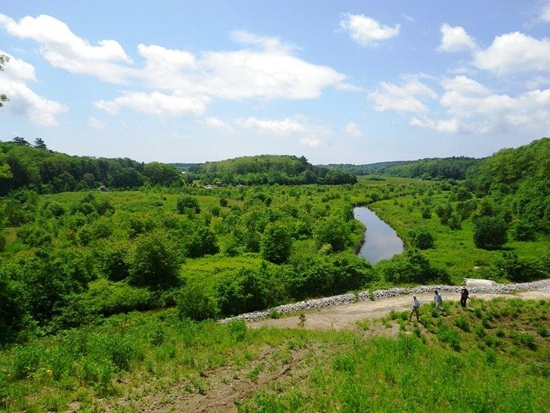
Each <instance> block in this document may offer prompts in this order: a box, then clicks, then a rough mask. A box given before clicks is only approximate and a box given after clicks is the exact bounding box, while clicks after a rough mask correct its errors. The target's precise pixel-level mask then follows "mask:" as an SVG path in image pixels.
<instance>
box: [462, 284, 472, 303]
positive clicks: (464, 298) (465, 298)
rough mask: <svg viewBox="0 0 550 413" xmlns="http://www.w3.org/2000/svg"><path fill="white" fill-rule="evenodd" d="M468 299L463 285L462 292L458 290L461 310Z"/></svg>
mask: <svg viewBox="0 0 550 413" xmlns="http://www.w3.org/2000/svg"><path fill="white" fill-rule="evenodd" d="M468 298H470V292H469V291H468V289H467V288H466V286H465V285H464V286H463V287H462V290H460V305H461V306H462V308H466V301H467V300H468Z"/></svg>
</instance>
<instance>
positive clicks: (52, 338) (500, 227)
mask: <svg viewBox="0 0 550 413" xmlns="http://www.w3.org/2000/svg"><path fill="white" fill-rule="evenodd" d="M0 148H1V161H0V162H1V164H2V167H1V171H2V176H1V178H0V179H1V189H2V194H3V196H2V197H1V198H0V259H1V261H0V310H1V311H0V314H1V316H0V343H1V346H3V347H5V353H1V354H0V366H4V367H0V384H2V387H3V388H5V389H9V390H6V391H4V392H2V391H0V406H4V407H5V406H8V405H9V406H12V407H13V406H18V405H17V403H23V404H21V405H19V406H26V404H25V403H30V401H28V399H26V398H25V397H23V398H22V399H21V398H20V397H19V396H16V393H14V392H22V393H21V394H27V393H26V392H32V388H35V387H33V386H41V384H40V383H44V380H46V381H47V380H50V379H51V377H49V376H48V377H46V376H47V375H48V374H49V373H47V371H50V370H51V371H53V373H52V374H53V375H54V376H53V379H52V380H54V381H55V383H62V382H63V381H64V380H69V381H71V380H73V379H74V378H75V377H76V376H75V374H79V375H81V376H80V377H81V379H79V380H80V382H82V383H85V384H83V386H84V387H83V388H85V389H88V390H86V392H88V391H91V392H96V393H97V394H103V393H105V394H107V393H109V392H111V391H112V387H111V384H110V383H111V379H112V377H114V375H116V374H123V372H124V371H131V368H132V367H131V366H133V365H136V366H137V365H141V364H140V363H142V360H144V359H143V357H149V356H145V354H146V352H148V351H149V350H145V349H144V348H143V347H141V346H142V345H143V346H145V345H146V346H149V344H145V342H139V341H135V340H137V337H138V336H139V335H140V334H142V333H143V332H141V333H140V332H139V331H141V330H139V328H141V327H139V325H143V326H149V327H147V329H150V328H152V327H151V326H150V325H149V323H153V324H154V323H157V321H153V320H150V319H149V318H148V317H150V316H148V315H147V314H148V311H153V313H154V314H156V313H157V312H160V313H161V314H164V312H166V313H165V315H164V316H163V317H167V318H163V321H162V326H159V327H158V335H159V336H158V338H151V340H153V341H152V342H156V341H155V340H157V339H158V340H160V341H158V342H159V346H160V347H159V348H164V350H163V351H169V350H168V348H169V346H167V347H166V348H165V347H163V346H162V343H164V340H173V339H174V337H175V336H174V335H175V334H180V333H176V331H180V332H182V333H181V334H193V335H195V334H198V335H199V336H200V335H201V334H205V335H208V334H209V333H208V331H209V329H218V328H220V329H222V330H223V329H225V327H215V326H214V325H213V324H209V323H210V322H209V321H207V320H216V319H219V318H223V317H228V316H232V315H236V314H240V313H243V312H250V311H255V310H262V309H268V308H272V307H274V306H276V305H279V304H283V303H290V302H295V301H298V300H303V299H308V298H315V297H324V296H330V295H335V294H340V293H345V292H350V291H356V292H357V291H360V290H365V289H370V290H371V291H373V290H376V289H380V288H386V287H391V286H412V285H418V284H460V283H461V282H462V279H463V278H464V277H471V278H489V279H493V280H496V281H498V282H503V283H508V282H523V281H532V280H538V279H543V278H548V277H550V233H549V232H550V201H549V200H550V197H549V195H550V194H549V190H548V188H549V184H550V182H549V180H550V139H541V140H538V141H534V142H532V143H531V144H530V145H526V146H523V147H520V148H517V149H504V150H502V151H499V152H498V153H496V154H494V155H493V156H491V157H489V158H486V159H484V160H480V161H476V162H472V165H470V166H469V167H468V168H467V169H466V170H465V172H461V173H464V174H465V176H464V179H456V178H451V179H443V177H442V176H439V179H419V178H409V177H392V176H389V175H384V177H383V179H371V177H370V176H359V177H358V178H357V182H347V183H346V182H345V180H342V181H341V182H340V181H339V183H340V184H339V185H334V184H329V183H328V182H327V181H324V182H323V184H322V185H321V184H320V182H319V180H320V179H323V180H326V179H327V176H328V175H329V174H330V173H331V172H332V171H329V172H326V171H324V170H322V169H316V168H317V167H312V166H311V165H310V164H309V163H307V161H306V160H305V158H296V157H271V156H260V157H254V158H238V159H234V160H229V161H224V162H219V163H207V164H203V165H201V166H197V167H196V168H195V169H194V170H195V172H192V169H193V168H194V167H191V168H190V169H189V170H188V173H187V174H181V171H180V170H178V169H177V168H176V167H175V166H173V165H165V164H160V163H148V164H142V163H138V162H135V161H131V160H128V159H102V158H100V159H95V158H88V157H74V156H69V155H65V154H61V153H56V152H51V151H49V150H48V149H47V147H46V144H45V143H44V142H39V141H37V142H36V143H35V144H34V145H30V144H28V143H27V142H26V141H24V142H23V141H21V140H20V139H17V140H14V141H12V142H4V143H1V144H0ZM450 159H452V158H446V159H445V160H444V161H442V165H448V168H447V167H446V168H447V169H448V170H451V169H452V167H451V166H452V162H453V161H452V160H450ZM455 160H456V162H457V165H456V168H457V170H462V169H463V168H464V164H465V163H467V162H470V161H469V160H464V159H460V158H456V159H455ZM403 167H404V166H403ZM197 168H199V169H200V171H198V172H197ZM325 172H326V174H325V175H323V174H324V173H325ZM192 174H195V175H192ZM182 175H190V176H193V179H192V180H190V179H189V178H188V177H182ZM270 176H277V177H278V178H277V179H279V178H280V179H283V181H285V180H287V179H290V178H289V177H294V178H295V181H293V182H292V184H288V185H287V184H283V183H279V182H276V180H275V181H273V182H271V181H269V179H270V178H269V177H270ZM306 176H309V177H313V178H307V179H313V180H314V183H307V182H305V181H301V180H302V178H304V179H306V178H305V177H306ZM346 176H347V173H346ZM123 177H126V178H123ZM264 178H265V179H267V181H266V182H263V181H262V182H263V183H257V182H255V180H256V179H260V180H263V179H264ZM354 178H355V177H354ZM434 178H435V177H434ZM218 179H220V180H222V181H221V183H219V184H216V182H217V181H216V180H218ZM234 179H237V181H235V180H234ZM238 179H243V180H242V181H239V180H238ZM207 182H212V183H213V186H211V187H207V186H205V184H206V183H207ZM236 182H244V183H242V184H241V183H239V184H236ZM286 183H289V182H286ZM298 184H299V185H298ZM100 185H105V186H107V187H108V191H99V190H98V187H99V186H100ZM359 205H365V206H368V207H369V208H370V209H371V210H373V211H375V212H376V213H377V214H378V216H379V217H380V218H381V219H383V220H384V221H386V222H387V223H388V224H390V225H391V226H392V227H393V228H395V230H396V231H397V233H398V235H399V236H400V237H401V238H402V239H403V241H404V242H405V246H406V251H405V253H403V254H401V255H398V256H395V257H394V258H392V259H390V260H383V261H381V262H380V263H378V264H376V265H371V264H370V263H368V262H367V261H365V260H364V259H362V258H361V257H358V256H357V255H356V251H357V249H358V247H359V246H360V245H361V242H362V239H363V236H364V231H365V228H364V227H363V225H362V224H361V223H360V222H359V221H357V220H356V219H354V214H353V208H354V207H355V206H359ZM366 230H367V231H368V228H366ZM274 316H275V315H274ZM121 317H122V318H121ZM128 317H129V318H128ZM117 320H118V321H117ZM124 320H132V321H131V323H136V325H135V326H133V327H131V328H130V330H128V331H131V333H128V334H129V335H128V336H126V335H124V334H125V333H122V332H121V333H120V334H121V335H120V336H119V333H117V335H116V336H115V337H117V338H116V339H115V338H113V340H115V341H113V342H112V343H111V344H109V343H110V342H109V343H108V342H107V341H105V340H108V336H109V333H108V331H110V330H109V329H112V328H115V329H119V328H125V327H120V325H125V324H124V323H126V322H128V321H124ZM197 322H198V323H199V324H193V323H197ZM120 323H122V324H120ZM189 323H191V324H189ZM115 325H116V326H119V327H114V326H115ZM193 326H194V327H193ZM87 328H93V329H94V330H86V329H87ZM143 328H145V327H143ZM155 328H156V327H155ZM227 328H229V330H223V331H222V330H220V331H219V334H220V337H225V338H224V339H223V340H227V341H224V344H223V345H224V346H230V347H231V346H237V347H238V346H240V345H241V344H238V343H240V341H239V340H240V339H235V337H240V336H239V334H241V333H239V331H241V330H239V329H244V330H242V331H245V330H246V326H244V327H243V326H238V325H234V326H232V327H227ZM434 328H436V327H434ZM438 328H442V329H444V327H441V326H439V327H437V329H438ZM231 329H237V330H235V331H234V330H231ZM437 329H436V330H434V334H435V333H437V331H438V330H437ZM203 330H204V331H203ZM85 331H89V332H88V333H85ZM90 331H93V332H90ZM116 331H119V330H116ZM121 331H122V330H121ZM151 331H152V330H151ZM155 331H157V330H155ZM185 331H186V332H187V333H183V332H185ZM190 331H194V333H190ZM442 331H443V330H442ZM90 334H91V335H90ZM147 334H149V333H147ZM150 334H153V333H150ZM154 334H157V333H154ZM242 334H249V333H242ZM260 334H268V333H260ZM441 334H444V333H443V332H442V333H441ZM445 334H446V333H445ZM84 335H85V336H84ZM148 337H149V336H148ZM155 337H156V336H155ZM168 337H171V338H168ZM243 337H244V336H243ZM247 337H248V336H247ZM250 337H252V336H250ZM81 339H82V340H85V341H86V342H87V343H88V344H86V346H89V347H87V348H88V350H86V352H88V353H86V352H84V353H78V354H76V353H75V354H73V355H67V357H69V358H70V357H77V359H74V360H73V359H71V360H72V361H71V360H69V359H67V360H66V362H67V363H68V364H67V365H63V366H61V365H59V366H57V367H51V368H50V367H47V366H49V365H50V364H51V363H53V361H52V360H54V359H55V357H54V355H53V353H52V354H50V353H44V355H41V354H42V353H43V352H42V351H41V350H40V348H41V346H50V344H47V343H57V344H55V345H54V347H51V348H52V349H57V348H58V347H56V346H62V347H63V346H65V347H66V346H71V345H72V344H70V343H72V342H73V341H74V340H81ZM281 339H282V338H281V336H276V338H273V340H281ZM295 339H296V338H294V340H295ZM311 339H312V340H313V338H311ZM326 339H327V340H332V339H333V338H326ZM464 339H465V340H466V338H464ZM90 340H91V341H90ZM94 340H95V341H94ZM97 340H99V341H97ZM109 340H110V339H109ZM116 340H118V341H116ZM121 340H122V341H121ZM127 340H130V341H127ZM132 340H134V341H132ZM192 340H195V338H194V339H192ZM204 340H207V339H206V338H204ZM208 340H209V339H208ZM235 340H237V341H235ZM242 340H243V341H242V345H245V344H246V343H248V344H250V342H249V341H248V340H249V339H248V338H247V339H242ZM323 340H324V339H323ZM468 340H469V339H468ZM194 343H195V342H194ZM248 344H247V345H248ZM192 345H193V346H194V345H199V344H197V343H195V344H192ZM211 345H212V346H214V347H211V348H212V349H213V348H215V345H214V344H212V343H211ZM220 345H221V344H220ZM381 345H382V344H381ZM406 345H412V344H410V343H409V344H406ZM414 345H415V346H416V345H420V344H414ZM19 346H23V347H19ZM33 346H34V347H33ZM94 346H95V347H94ZM109 346H116V347H119V346H122V348H126V349H127V350H128V352H129V353H128V354H126V355H116V354H114V353H113V354H112V358H110V359H108V360H107V359H105V360H104V359H103V358H101V360H100V359H98V358H97V357H95V356H94V357H95V358H94V357H93V356H92V353H89V352H96V351H97V352H99V353H102V352H103V353H105V354H111V353H109V352H110V351H113V350H112V347H109ZM124 346H126V347H124ZM65 347H63V348H65ZM60 348H61V347H59V349H60ZM224 348H225V347H224ZM18 349H22V350H18ZM109 349H111V350H109ZM52 351H54V350H52ZM55 351H61V350H55ZM82 351H84V350H82ZM151 351H152V350H151ZM182 351H183V350H182ZM185 351H187V350H185ZM224 351H225V350H224ZM423 351H424V350H423ZM426 351H428V350H426ZM430 351H431V350H430ZM434 351H435V350H434ZM134 352H135V353H134ZM99 353H98V354H99ZM71 354H72V353H71ZM85 354H88V356H87V355H85ZM94 354H95V353H94ZM140 354H141V355H140ZM147 354H149V353H147ZM80 357H83V358H82V359H81V358H80ZM109 357H111V356H109ZM134 357H135V358H134ZM159 357H160V356H159ZM208 357H211V354H210V353H209V356H208ZM14 360H15V361H14ZM94 360H95V361H94ZM98 360H100V361H98ZM6 363H7V364H6ZM13 363H20V367H17V368H19V370H13V369H14V368H15V367H7V366H15V365H16V364H13ZM49 363H50V364H49ZM59 363H64V362H63V361H59ZM71 363H73V364H71ZM82 363H84V364H82ZM86 363H88V364H86ZM90 363H91V364H90ZM98 363H99V364H98ZM101 363H103V364H101ZM117 363H118V364H117ZM335 363H344V366H345V365H346V364H345V363H347V362H346V361H338V362H335ZM69 364H70V365H73V366H79V367H74V368H75V369H76V370H73V368H72V367H69ZM39 366H46V367H39ZM40 368H45V369H46V370H40ZM343 368H345V367H343ZM10 369H11V370H10ZM94 369H95V370H94ZM102 369H103V370H102ZM43 371H46V373H43ZM10 372H11V373H10ZM40 372H42V373H40ZM41 374H46V376H44V377H43V376H41ZM56 374H59V375H60V376H59V377H57V376H55V375H56ZM31 377H35V378H33V379H32V380H31ZM41 377H42V378H41ZM342 380H344V378H342ZM50 385H51V386H53V387H51V388H52V389H54V388H58V387H56V386H58V384H55V385H53V384H51V383H50V384H49V385H48V386H50ZM59 385H61V384H59ZM29 386H30V387H29ZM323 386H329V384H328V383H324V384H323ZM24 389H26V390H24ZM52 391H53V390H52ZM82 391H84V390H82ZM29 394H30V393H29ZM64 394H65V393H64ZM63 397H65V398H61V399H59V400H60V403H65V401H66V400H67V398H69V399H70V398H71V397H73V396H70V395H67V394H65V396H63ZM285 397H286V396H285ZM288 397H291V396H288ZM14 400H18V402H17V403H16V404H13V403H12V402H13V401H14ZM22 400H27V401H26V402H23V401H22ZM56 400H57V399H56ZM63 400H65V401H63ZM262 400H263V399H257V400H256V401H255V402H254V403H257V404H258V403H259V405H261V403H264V402H266V401H265V400H264V401H262ZM43 402H44V400H42V401H41V402H40V403H43ZM287 402H288V403H291V401H290V399H289V400H287V401H286V402H285V403H287ZM10 403H11V404H10ZM317 407H318V406H317ZM10 408H11V407H10ZM13 408H14V409H15V407H13Z"/></svg>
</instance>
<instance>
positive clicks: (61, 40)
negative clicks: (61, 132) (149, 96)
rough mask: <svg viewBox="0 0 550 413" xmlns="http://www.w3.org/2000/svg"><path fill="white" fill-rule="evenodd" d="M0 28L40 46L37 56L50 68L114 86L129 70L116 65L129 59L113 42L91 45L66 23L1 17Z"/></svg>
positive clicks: (119, 46) (52, 19) (105, 41)
mask: <svg viewBox="0 0 550 413" xmlns="http://www.w3.org/2000/svg"><path fill="white" fill-rule="evenodd" d="M0 25H2V26H4V28H5V29H6V31H7V32H8V33H9V34H10V35H12V36H16V37H19V38H21V39H33V40H35V41H36V42H38V43H40V45H41V48H40V53H41V54H42V56H44V58H45V59H46V60H47V61H48V62H49V63H50V64H51V65H52V66H55V67H58V68H61V69H65V70H67V71H69V72H71V73H80V74H88V75H94V76H97V77H99V78H100V79H102V80H104V81H108V82H115V83H120V82H123V80H124V79H125V78H126V77H127V76H128V70H129V68H128V67H127V66H122V65H120V64H119V63H130V62H131V60H130V58H129V57H128V55H127V54H126V52H125V51H124V49H123V48H122V46H121V45H120V44H119V43H118V42H116V41H114V40H101V41H100V42H99V43H98V45H97V46H92V45H90V44H89V43H88V42H87V41H86V40H84V39H82V38H80V37H78V36H76V35H75V34H74V33H73V32H72V31H71V30H70V29H69V27H68V26H67V25H66V24H65V23H63V22H62V21H60V20H57V19H56V18H54V17H51V16H47V15H40V16H38V17H36V18H34V17H31V16H26V17H23V18H22V19H21V20H19V22H16V21H15V20H13V19H11V18H10V17H8V16H5V15H3V14H0Z"/></svg>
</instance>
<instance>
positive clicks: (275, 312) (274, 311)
mask: <svg viewBox="0 0 550 413" xmlns="http://www.w3.org/2000/svg"><path fill="white" fill-rule="evenodd" d="M269 318H272V319H274V320H276V319H278V318H281V313H279V311H278V310H277V309H276V308H272V309H271V310H269Z"/></svg>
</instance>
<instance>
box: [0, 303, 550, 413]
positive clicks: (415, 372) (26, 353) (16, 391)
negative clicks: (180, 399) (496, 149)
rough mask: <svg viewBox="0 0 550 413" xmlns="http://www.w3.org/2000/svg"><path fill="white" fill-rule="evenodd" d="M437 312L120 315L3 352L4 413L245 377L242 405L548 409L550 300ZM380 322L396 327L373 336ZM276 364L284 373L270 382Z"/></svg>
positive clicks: (153, 394)
mask: <svg viewBox="0 0 550 413" xmlns="http://www.w3.org/2000/svg"><path fill="white" fill-rule="evenodd" d="M431 310H432V309H431V307H430V306H424V307H422V309H421V323H420V324H417V323H416V322H415V323H408V322H407V321H404V320H405V319H406V317H407V313H406V312H403V313H398V312H392V313H391V314H390V315H389V316H387V317H386V318H385V319H382V320H380V321H378V322H377V321H372V320H371V321H366V322H363V323H361V328H359V329H357V330H355V331H352V332H349V331H343V332H338V331H325V332H320V331H310V330H304V329H301V328H299V329H294V330H277V329H268V328H263V329H259V330H249V329H248V328H247V327H246V325H245V324H244V323H242V322H237V323H232V324H229V325H221V324H217V323H212V322H204V323H199V324H195V323H192V322H189V321H185V320H183V321H182V320H179V319H178V318H177V317H176V313H175V311H173V310H167V311H165V312H161V313H131V314H129V315H127V316H114V317H111V318H109V319H107V320H104V321H103V322H102V323H101V324H98V325H95V326H88V327H83V328H79V329H75V330H70V331H66V332H63V333H60V334H58V335H56V336H51V337H45V338H39V339H35V340H34V341H31V342H29V343H27V344H25V345H23V346H16V347H12V348H9V349H6V350H4V351H2V352H0V409H5V410H6V411H29V412H39V411H46V410H48V411H63V410H66V409H68V408H69V406H71V407H72V408H77V409H80V410H83V411H94V410H102V409H105V408H107V407H108V406H112V407H116V406H121V405H123V404H124V405H125V406H126V408H125V411H140V410H141V409H142V407H143V406H142V405H141V404H140V403H142V400H149V399H150V398H153V399H154V400H164V403H170V400H172V399H170V397H171V396H170V395H171V394H172V393H171V392H172V391H173V390H174V389H176V391H180V390H177V389H180V388H181V391H182V392H185V393H189V394H200V395H203V396H204V397H207V396H209V395H210V397H212V398H215V392H216V386H223V385H227V386H228V385H229V384H231V383H233V384H231V385H232V386H236V384H235V383H239V382H241V381H243V380H244V382H243V386H244V387H246V388H248V389H249V390H252V391H251V392H250V391H249V390H247V391H248V393H247V394H248V396H247V397H246V400H245V401H244V403H243V404H240V405H239V407H238V409H239V411H241V412H256V411H264V412H278V411H281V412H283V411H297V412H309V411H326V412H332V411H404V410H412V411H419V412H423V411H434V410H435V411H451V412H452V411H457V412H459V411H473V412H482V411H517V412H536V411H544V409H545V408H546V400H547V394H548V392H550V369H549V368H548V360H549V357H550V339H549V338H548V337H547V335H546V336H545V335H544V331H543V329H541V327H540V326H541V325H542V326H546V325H547V324H548V320H549V319H550V303H549V302H548V301H543V300H541V301H521V300H516V299H512V300H505V299H495V300H492V301H489V302H485V301H482V300H472V302H471V305H470V308H469V309H467V310H466V311H464V310H462V309H461V308H460V307H459V306H458V305H457V304H456V303H449V305H448V307H447V313H446V315H445V316H440V315H438V314H436V313H433V312H432V311H431ZM480 317H481V318H480ZM482 319H491V320H493V323H492V324H491V326H488V327H483V326H482ZM376 323H381V324H384V325H388V326H389V327H390V328H391V327H392V326H400V328H399V329H397V330H395V331H399V332H398V333H396V334H398V335H397V336H396V337H394V338H381V337H375V338H373V337H370V335H369V334H370V330H371V329H372V328H373V327H374V325H375V324H376ZM465 326H468V327H465ZM497 326H498V327H497ZM541 332H542V333H543V334H541ZM299 354H305V355H306V356H305V358H304V359H303V360H302V361H299V360H298V359H297V355H299ZM297 360H298V361H297ZM281 364H282V365H286V366H288V368H287V369H285V370H284V371H285V372H287V373H286V376H285V377H284V378H283V379H284V380H268V379H266V378H268V377H278V373H277V372H278V371H280V368H279V366H280V365H281ZM227 369H229V370H227ZM224 371H228V372H229V373H228V375H226V376H223V377H222V373H223V372H224ZM293 372H295V373H296V374H294V373H293ZM270 375H271V376H270ZM304 378H305V380H304ZM228 382H231V383H229V384H228ZM216 383H217V384H216ZM227 397H229V396H227ZM228 402H230V400H228Z"/></svg>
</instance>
